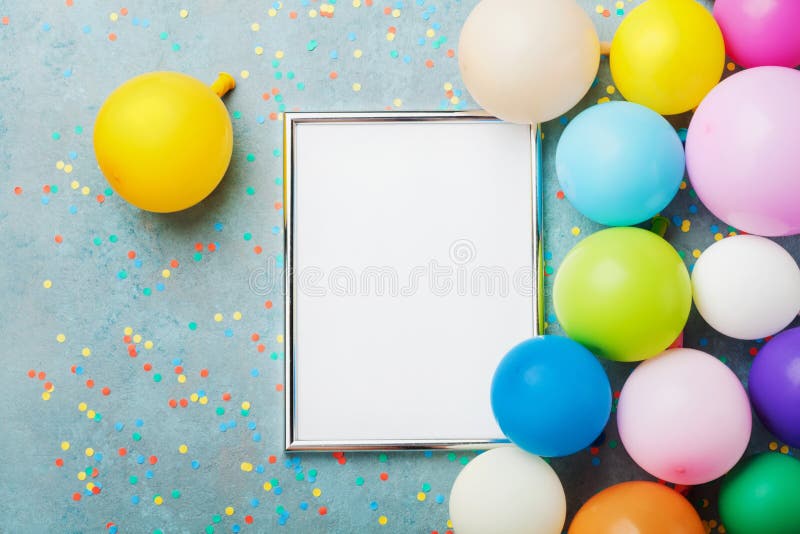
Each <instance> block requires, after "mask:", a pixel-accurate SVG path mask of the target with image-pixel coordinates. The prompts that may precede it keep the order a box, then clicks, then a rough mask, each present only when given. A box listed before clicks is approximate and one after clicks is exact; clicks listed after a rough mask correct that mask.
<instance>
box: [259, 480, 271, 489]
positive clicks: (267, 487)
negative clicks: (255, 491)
mask: <svg viewBox="0 0 800 534" xmlns="http://www.w3.org/2000/svg"><path fill="white" fill-rule="evenodd" d="M261 487H262V488H264V491H269V490H271V489H272V484H270V483H269V482H264V485H263V486H261Z"/></svg>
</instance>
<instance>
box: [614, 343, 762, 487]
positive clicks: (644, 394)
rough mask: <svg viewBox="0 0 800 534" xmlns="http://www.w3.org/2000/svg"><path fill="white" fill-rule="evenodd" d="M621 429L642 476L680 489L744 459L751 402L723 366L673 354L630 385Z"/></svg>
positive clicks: (621, 408)
mask: <svg viewBox="0 0 800 534" xmlns="http://www.w3.org/2000/svg"><path fill="white" fill-rule="evenodd" d="M617 426H618V427H619V437H620V439H621V440H622V444H623V445H624V446H625V450H626V451H628V454H629V455H630V456H631V458H633V461H634V462H636V463H637V464H638V465H639V466H640V467H641V468H642V469H644V470H645V471H647V472H648V473H650V474H651V475H653V476H656V477H658V478H661V479H663V480H666V481H669V482H674V483H675V484H687V485H693V484H703V483H705V482H708V481H710V480H714V479H715V478H718V477H720V476H722V475H724V474H725V473H726V472H728V471H729V470H730V469H731V468H732V467H733V466H734V465H735V464H736V462H738V461H739V459H740V458H741V457H742V454H744V451H745V449H746V448H747V444H748V442H749V440H750V429H751V415H750V402H749V401H748V399H747V393H745V390H744V387H743V386H742V383H741V382H739V379H738V378H737V377H736V375H735V374H734V373H733V371H731V370H730V369H729V368H728V367H727V366H726V365H725V364H724V363H722V362H721V361H719V360H718V359H716V358H714V357H713V356H711V355H709V354H706V353H705V352H701V351H699V350H694V349H670V350H667V351H665V352H663V353H662V354H660V355H658V356H656V357H655V358H651V359H650V360H647V361H645V362H643V363H641V364H639V366H638V367H637V368H636V369H635V370H634V371H633V373H631V375H630V376H629V377H628V380H627V381H626V382H625V385H624V386H623V388H622V393H621V394H620V398H619V404H618V405H617Z"/></svg>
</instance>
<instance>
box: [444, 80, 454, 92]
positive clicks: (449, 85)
mask: <svg viewBox="0 0 800 534" xmlns="http://www.w3.org/2000/svg"><path fill="white" fill-rule="evenodd" d="M444 90H445V91H452V90H453V84H452V83H450V82H447V83H445V84H444Z"/></svg>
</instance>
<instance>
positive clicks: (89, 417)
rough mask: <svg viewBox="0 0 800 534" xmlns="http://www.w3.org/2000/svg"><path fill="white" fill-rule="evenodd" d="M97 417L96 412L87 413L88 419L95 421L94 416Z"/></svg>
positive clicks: (89, 411) (88, 411)
mask: <svg viewBox="0 0 800 534" xmlns="http://www.w3.org/2000/svg"><path fill="white" fill-rule="evenodd" d="M95 415H97V414H96V412H95V411H94V410H87V411H86V419H94V416H95Z"/></svg>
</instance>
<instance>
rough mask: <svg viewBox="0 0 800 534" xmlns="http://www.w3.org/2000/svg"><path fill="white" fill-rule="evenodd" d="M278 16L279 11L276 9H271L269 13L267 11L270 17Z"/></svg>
mask: <svg viewBox="0 0 800 534" xmlns="http://www.w3.org/2000/svg"><path fill="white" fill-rule="evenodd" d="M277 14H278V11H277V10H276V9H275V8H274V7H271V8H269V11H267V15H269V16H270V17H274V16H275V15H277Z"/></svg>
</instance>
